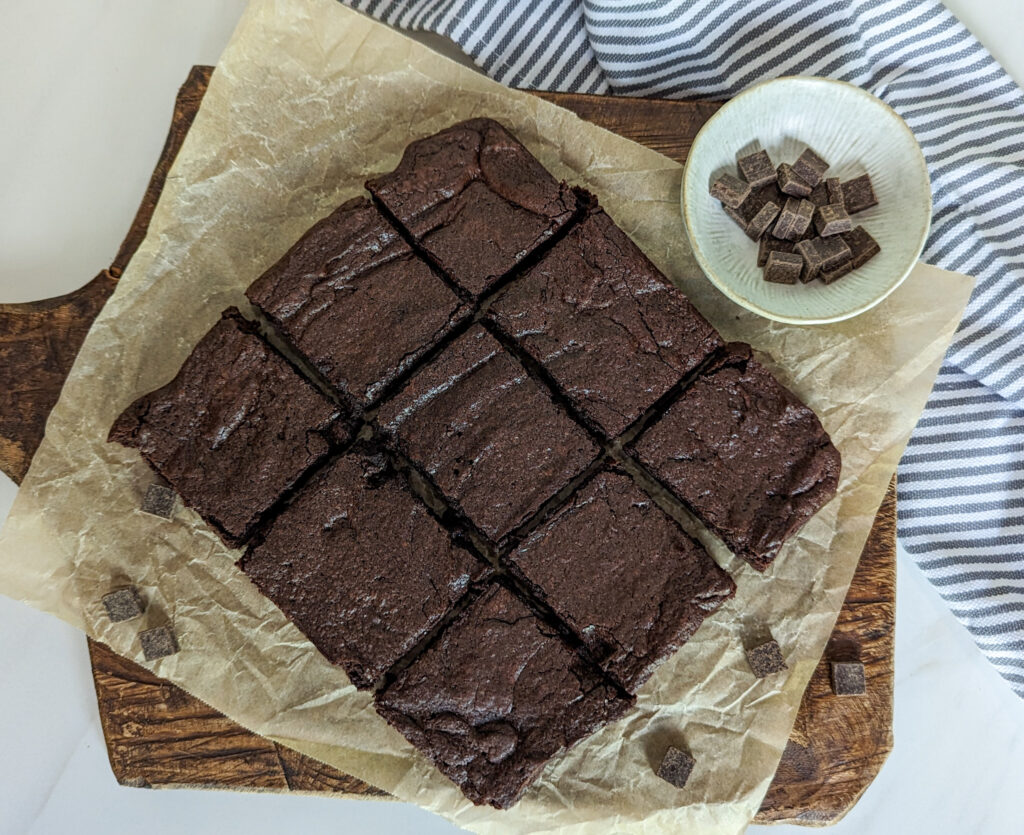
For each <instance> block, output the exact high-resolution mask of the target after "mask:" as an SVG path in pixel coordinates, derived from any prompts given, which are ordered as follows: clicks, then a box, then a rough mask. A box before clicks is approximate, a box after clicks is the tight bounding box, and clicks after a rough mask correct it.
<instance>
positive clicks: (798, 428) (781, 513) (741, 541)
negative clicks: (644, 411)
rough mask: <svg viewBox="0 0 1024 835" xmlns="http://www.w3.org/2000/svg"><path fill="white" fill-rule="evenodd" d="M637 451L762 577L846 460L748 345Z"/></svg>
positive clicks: (736, 349) (736, 347)
mask: <svg viewBox="0 0 1024 835" xmlns="http://www.w3.org/2000/svg"><path fill="white" fill-rule="evenodd" d="M632 449H633V451H634V452H635V454H636V455H637V457H638V458H639V459H640V461H642V462H643V463H644V464H645V465H646V466H647V467H649V468H650V469H651V471H652V472H653V473H654V474H655V475H657V476H658V478H659V479H660V480H661V481H662V482H663V483H664V484H665V485H666V486H667V487H668V488H669V490H671V491H672V492H673V493H674V494H675V495H676V496H677V497H678V498H679V499H680V500H682V501H683V502H685V503H686V504H687V505H688V506H689V507H690V508H691V509H692V510H693V512H694V513H695V514H696V515H697V516H698V517H699V518H700V519H701V521H703V522H704V524H706V525H707V526H708V527H709V528H711V530H712V531H714V532H715V533H716V534H718V536H719V537H721V539H722V540H723V541H724V542H725V544H726V545H728V546H729V548H731V549H732V550H733V551H734V552H735V553H736V554H738V555H739V556H741V557H743V558H744V559H745V560H747V561H748V562H749V563H750V564H751V565H752V566H754V568H756V569H758V570H760V571H763V570H764V569H765V568H767V566H768V565H769V564H770V563H771V562H772V560H774V559H775V556H776V554H777V553H778V551H779V548H780V547H781V546H782V544H783V543H784V542H785V541H786V540H787V539H788V538H789V537H790V536H792V535H793V534H794V533H795V532H796V531H797V530H798V529H799V528H800V527H801V526H802V525H803V524H804V522H806V521H807V520H808V519H809V518H810V517H811V516H813V515H814V514H815V513H816V512H817V511H818V509H819V508H820V507H822V505H824V504H825V503H826V502H828V501H829V499H831V498H832V497H833V496H834V495H835V492H836V486H837V485H838V482H839V469H840V461H839V451H838V450H837V449H836V448H835V447H834V446H833V445H832V442H831V440H830V439H829V437H828V435H827V434H826V432H825V430H824V429H823V428H822V426H821V423H820V421H819V420H818V417H817V415H815V414H814V412H812V411H811V410H810V409H809V408H807V406H805V405H804V404H803V403H801V402H800V400H799V399H797V397H796V396H795V395H794V394H793V393H792V392H790V391H789V390H788V389H786V388H785V387H784V386H783V385H782V384H781V383H779V381H778V380H776V379H775V377H773V376H772V375H771V373H769V372H768V371H767V370H766V369H765V368H764V367H763V366H761V365H760V364H759V363H758V362H756V361H755V360H753V359H752V358H751V352H750V346H749V345H743V344H739V343H735V344H731V345H730V346H729V353H728V355H727V356H726V357H725V358H724V359H723V360H722V361H721V362H720V363H716V367H714V368H712V369H709V370H708V371H707V372H706V373H704V374H702V375H701V377H700V378H699V379H698V380H696V381H695V382H694V384H693V385H692V386H691V387H690V388H688V389H687V390H686V391H685V392H684V393H683V394H682V396H680V398H679V399H678V400H677V401H676V402H675V403H673V404H672V406H670V407H669V409H668V410H667V411H666V412H665V414H664V415H663V416H662V418H661V419H660V420H659V421H658V422H657V423H655V424H654V425H653V426H652V427H651V428H650V429H649V430H648V431H647V432H645V433H644V434H643V435H641V436H640V438H639V439H637V440H636V441H635V442H634V443H633V445H632Z"/></svg>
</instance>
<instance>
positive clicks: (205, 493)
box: [109, 308, 349, 547]
mask: <svg viewBox="0 0 1024 835" xmlns="http://www.w3.org/2000/svg"><path fill="white" fill-rule="evenodd" d="M339 413H340V412H339V409H338V407H337V406H336V405H335V404H334V403H332V402H331V401H330V400H328V399H327V398H326V397H324V396H323V394H321V393H320V392H319V391H318V390H317V389H316V388H314V387H313V386H312V385H311V384H310V383H308V382H307V381H306V380H304V379H303V378H302V377H300V376H299V374H298V373H296V371H295V369H293V368H292V366H291V365H290V364H289V363H288V361H287V360H285V359H284V358H283V357H282V356H281V355H280V354H278V353H277V352H276V351H275V350H274V349H273V348H271V347H270V345H268V344H267V343H266V342H265V341H264V340H263V339H262V338H261V337H260V336H259V335H258V334H257V333H256V328H255V326H253V325H252V324H250V323H249V322H247V321H246V320H245V319H243V318H242V316H241V315H240V314H239V312H238V311H237V310H236V309H235V308H230V309H228V310H226V311H225V312H224V314H223V316H222V318H221V319H220V321H219V322H218V323H217V324H216V325H214V326H213V328H211V329H210V331H209V332H208V333H207V334H206V335H205V336H204V337H203V338H202V340H200V342H199V344H198V345H196V347H195V349H194V350H193V351H192V353H191V354H190V355H189V356H188V358H187V359H186V360H185V362H184V364H183V365H182V366H181V370H180V371H178V374H177V376H176V377H175V378H174V379H173V380H171V382H169V383H168V384H167V385H165V386H163V387H162V388H159V389H157V390H156V391H152V392H150V393H149V394H146V395H143V396H142V397H140V398H139V399H138V400H136V401H135V402H134V403H133V404H132V405H131V406H129V407H128V408H127V409H125V411H124V412H123V413H122V414H121V416H120V417H119V418H118V419H117V420H116V421H115V422H114V425H113V427H112V428H111V430H110V436H109V440H111V441H117V442H118V443H121V444H124V445H125V446H130V447H135V448H136V449H138V450H139V452H140V453H142V457H143V458H145V459H146V461H147V462H148V463H149V465H150V466H151V467H152V468H153V469H154V470H156V471H157V472H158V473H159V474H160V475H161V476H163V477H164V478H165V479H166V480H167V481H168V482H169V483H170V484H171V486H172V487H173V488H174V489H175V490H176V491H177V493H178V495H180V496H181V499H182V501H183V502H184V504H186V505H187V506H188V507H191V508H193V509H194V510H196V512H198V513H199V515H200V516H202V517H203V518H204V519H205V520H206V521H207V522H208V523H210V524H211V525H212V526H213V527H214V528H215V529H216V530H217V532H218V533H219V534H220V536H221V538H222V539H223V540H224V541H225V542H226V543H227V544H228V545H229V546H231V547H237V546H238V545H240V544H241V543H242V542H244V541H245V539H246V538H247V537H248V536H249V534H250V532H251V531H252V528H253V527H254V526H255V524H256V523H257V522H258V521H259V519H260V518H261V517H262V516H263V514H264V513H265V512H266V511H267V510H268V509H269V508H270V507H271V505H273V504H274V503H275V502H276V501H277V500H278V499H279V498H281V496H282V495H283V494H284V493H286V492H287V491H288V490H289V489H291V487H292V486H293V485H294V484H295V483H296V481H298V480H299V478H300V477H301V476H302V475H303V474H304V473H305V472H306V471H307V470H308V469H309V468H310V467H312V466H314V465H315V464H317V463H318V462H320V461H321V460H322V459H323V458H324V456H326V455H327V452H328V450H329V447H330V444H329V439H331V438H334V439H336V440H343V439H344V437H345V436H347V434H348V429H349V427H348V426H347V425H345V424H343V423H342V422H339V421H337V418H338V416H339Z"/></svg>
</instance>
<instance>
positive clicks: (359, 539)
mask: <svg viewBox="0 0 1024 835" xmlns="http://www.w3.org/2000/svg"><path fill="white" fill-rule="evenodd" d="M239 567H240V568H241V569H242V571H244V572H245V573H246V575H248V577H249V579H250V580H252V581H253V583H255V584H256V586H257V588H259V590H260V591H261V592H263V594H265V595H266V596H267V597H269V598H270V599H271V600H272V601H273V602H274V603H275V604H276V605H277V606H278V607H279V608H280V609H281V610H282V611H283V612H284V613H285V614H286V615H287V616H288V617H289V619H290V620H291V621H292V622H293V623H294V624H295V625H296V626H297V627H298V628H299V629H300V630H301V631H302V632H303V633H304V634H305V635H306V636H307V637H308V638H309V639H310V641H312V642H313V644H314V645H315V646H316V648H317V649H318V650H320V652H321V653H323V655H324V656H325V657H326V658H327V659H328V660H329V661H331V662H332V663H334V664H339V665H341V666H342V667H343V668H344V669H345V672H346V673H348V676H349V678H350V679H351V680H352V683H353V684H355V686H356V687H358V688H360V689H366V688H369V687H372V686H373V684H374V682H375V681H376V680H377V679H379V678H380V677H381V675H383V674H384V672H386V671H387V670H388V669H389V668H390V667H391V666H392V665H393V664H394V663H395V662H396V661H397V660H398V659H399V658H401V657H402V656H403V655H404V654H405V653H407V652H408V651H409V650H410V649H412V647H413V646H414V645H415V644H416V642H417V641H419V640H421V639H422V638H423V637H424V636H425V635H426V634H427V632H429V631H430V629H431V628H432V627H433V626H435V625H436V624H437V623H438V621H440V619H441V618H442V616H443V615H444V614H445V612H447V611H448V608H449V607H450V606H451V605H452V604H453V603H454V602H455V601H456V600H457V599H458V598H460V597H461V596H462V595H463V593H464V592H465V591H466V589H467V588H468V587H469V584H470V582H472V581H473V580H476V579H478V578H479V577H480V575H481V574H482V573H483V572H484V570H485V568H484V565H483V563H481V562H480V561H478V560H477V559H475V558H474V557H473V556H472V555H471V554H469V553H468V552H467V551H465V550H463V549H462V548H460V547H458V546H457V545H455V544H454V543H453V542H452V539H451V536H450V535H449V534H448V533H447V532H446V531H445V530H444V529H443V528H442V527H441V525H440V524H439V523H438V522H437V520H436V519H434V517H433V516H431V515H430V513H429V512H428V510H427V508H426V507H425V506H424V505H423V504H422V502H420V501H419V500H418V499H416V498H415V497H414V496H413V495H412V493H411V492H409V488H408V486H407V485H406V483H405V481H404V479H403V478H402V476H401V475H399V474H397V473H395V472H394V471H392V470H391V469H390V467H389V465H388V463H387V461H386V459H385V457H384V456H383V455H382V454H379V453H377V454H371V453H370V452H369V451H363V450H359V451H356V452H353V453H349V454H346V455H344V456H342V457H341V458H339V459H337V460H336V461H333V462H332V463H331V464H329V465H328V466H327V467H325V468H324V469H323V470H321V471H320V472H319V473H317V474H316V476H315V477H314V478H313V480H312V481H310V482H309V484H307V485H306V486H305V487H303V489H302V490H301V491H300V492H299V494H298V495H297V496H296V497H295V499H294V500H293V501H292V502H291V504H289V505H288V507H287V508H285V510H284V511H283V512H282V513H281V514H280V515H279V516H278V517H277V518H276V519H275V520H274V522H273V524H272V526H271V527H270V529H269V531H268V532H267V534H266V536H265V537H264V538H263V541H261V542H259V543H258V544H256V545H254V546H252V547H250V549H249V550H248V552H247V553H246V554H245V556H244V557H243V558H242V559H241V560H240V561H239Z"/></svg>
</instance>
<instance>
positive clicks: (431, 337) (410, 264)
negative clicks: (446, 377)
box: [246, 197, 470, 409]
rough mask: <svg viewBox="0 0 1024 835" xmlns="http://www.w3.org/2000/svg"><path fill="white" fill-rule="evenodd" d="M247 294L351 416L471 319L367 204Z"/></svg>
mask: <svg viewBox="0 0 1024 835" xmlns="http://www.w3.org/2000/svg"><path fill="white" fill-rule="evenodd" d="M246 295H247V296H248V297H249V300H250V301H251V302H252V303H253V304H255V305H256V306H257V307H259V308H260V310H262V311H263V313H264V315H265V316H266V317H267V319H269V320H270V322H271V323H272V324H273V325H274V327H275V328H276V329H277V331H278V332H279V333H280V334H281V335H282V336H283V337H284V338H285V339H286V340H287V341H288V342H289V343H290V344H291V345H292V347H293V348H294V349H295V350H296V351H297V352H298V353H300V354H301V355H303V356H304V357H305V358H306V360H307V361H308V362H309V363H310V364H311V365H312V366H314V367H315V368H317V369H318V370H319V371H320V373H321V374H323V376H324V377H325V378H326V379H327V380H328V381H330V383H331V384H332V385H333V386H334V387H335V388H336V389H337V390H338V391H339V392H340V393H341V395H342V396H344V397H345V398H346V399H347V401H348V402H349V404H350V405H351V407H352V408H353V409H360V408H363V407H366V406H369V405H371V404H372V403H373V402H374V401H375V400H377V399H378V398H379V397H380V395H381V393H382V392H383V391H384V390H385V389H386V388H387V386H388V385H389V384H391V383H393V382H394V381H395V380H396V379H397V378H398V377H399V376H401V375H402V374H403V373H404V372H405V371H406V370H407V369H408V368H409V367H410V366H411V365H413V364H414V363H415V362H416V361H417V360H419V359H420V357H422V356H423V355H424V354H425V353H426V352H427V351H429V350H430V349H431V348H433V347H434V346H435V345H436V344H437V343H438V341H439V340H441V339H442V338H443V337H444V336H445V335H446V334H448V333H449V332H450V331H451V329H452V328H453V327H454V326H455V325H456V324H458V322H459V321H461V320H462V319H464V318H465V317H466V316H467V315H469V313H470V308H469V306H468V305H465V304H463V303H462V302H461V301H460V299H459V298H458V296H456V295H455V293H454V292H453V291H452V290H451V289H450V288H449V287H448V286H447V285H446V284H445V283H444V281H442V280H441V279H440V278H439V277H438V276H436V275H435V274H434V273H433V271H432V270H431V268H430V267H429V266H428V265H427V263H426V262H425V261H423V260H421V259H420V258H418V257H417V256H416V255H414V254H413V252H412V250H411V249H410V247H409V245H408V244H407V243H406V242H405V241H404V240H403V239H402V236H401V235H399V233H398V232H397V230H395V228H394V227H393V226H392V225H391V224H390V223H388V222H387V221H386V220H385V219H384V217H383V216H382V215H381V213H380V212H379V211H377V209H376V208H374V206H373V205H372V204H371V203H370V201H369V200H367V199H366V198H364V197H357V198H355V199H354V200H349V201H348V202H347V203H344V204H343V205H342V206H340V207H339V208H337V209H336V210H335V211H334V212H332V213H331V214H330V215H328V216H327V217H325V218H324V219H323V220H321V221H320V222H319V223H317V224H316V225H315V226H313V227H312V228H311V229H310V230H309V231H308V232H306V234H305V235H303V236H302V237H301V238H300V239H299V241H298V242H297V243H296V244H295V245H294V246H293V247H292V248H291V249H290V250H288V252H287V253H286V254H285V255H284V257H283V258H281V260H280V261H278V262H277V263H276V264H275V265H274V266H273V267H271V268H270V269H269V270H267V271H266V272H265V273H264V274H263V275H262V276H261V277H260V278H259V279H257V281H256V282H255V283H253V285H252V286H251V287H250V288H249V289H248V291H246Z"/></svg>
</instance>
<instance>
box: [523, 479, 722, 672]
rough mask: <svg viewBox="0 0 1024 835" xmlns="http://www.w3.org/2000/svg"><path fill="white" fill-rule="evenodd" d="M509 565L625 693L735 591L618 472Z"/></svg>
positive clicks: (533, 538) (590, 488)
mask: <svg viewBox="0 0 1024 835" xmlns="http://www.w3.org/2000/svg"><path fill="white" fill-rule="evenodd" d="M508 560H509V562H510V563H511V567H512V570H513V573H515V574H516V575H517V576H519V577H520V578H521V579H522V580H524V581H525V583H526V584H527V586H528V587H529V588H530V590H531V591H532V592H533V593H534V594H535V595H536V596H537V597H538V598H539V599H540V600H543V601H544V602H545V603H547V604H548V605H549V606H550V607H551V608H552V609H553V610H554V612H555V614H556V615H558V616H559V617H560V618H561V619H562V620H563V621H564V622H565V623H566V624H567V625H568V626H569V628H570V629H572V631H573V632H574V633H576V635H577V636H578V637H579V638H580V639H581V640H582V641H583V643H584V644H586V646H587V647H588V648H589V650H590V652H591V653H592V655H593V656H594V659H595V660H596V661H597V663H598V664H600V665H601V666H602V668H603V669H604V670H605V671H606V672H607V673H608V674H609V675H611V676H612V677H613V678H615V680H616V681H618V682H619V683H620V684H621V685H622V686H623V687H624V688H625V689H626V690H629V691H630V692H634V691H635V690H636V688H638V687H639V686H640V685H641V684H643V683H644V682H645V681H646V680H647V679H648V678H649V677H650V675H651V673H653V672H654V669H655V667H657V665H658V664H659V663H661V662H662V661H663V660H665V658H667V657H668V656H669V655H671V654H672V653H673V652H675V650H676V649H678V648H679V647H680V646H682V645H683V644H684V643H686V641H687V640H689V638H690V637H691V636H692V635H693V633H694V632H696V631H697V628H698V627H699V626H700V625H701V623H702V622H703V621H704V619H705V618H706V617H707V616H708V615H710V614H711V613H712V612H714V611H715V610H716V609H718V608H719V607H720V606H721V605H722V604H723V603H724V602H725V601H726V600H728V599H729V598H730V597H732V596H733V594H735V592H736V586H735V584H734V583H733V581H732V580H731V579H730V577H729V575H728V574H726V573H725V572H724V571H723V570H722V569H721V568H719V567H718V565H716V564H715V562H714V560H712V559H711V557H710V556H708V553H707V551H705V550H704V548H703V547H702V546H701V545H700V544H699V543H697V542H694V541H693V540H692V539H690V537H688V536H687V535H686V534H685V533H684V532H683V531H682V529H681V528H680V527H679V525H678V524H677V523H676V522H675V520H673V519H672V518H671V517H669V516H668V515H667V514H666V513H665V512H664V511H663V510H661V508H659V507H658V506H657V505H656V504H655V503H654V502H653V501H652V500H651V498H650V497H649V496H648V495H647V494H646V493H644V492H642V491H641V490H640V489H639V488H638V487H637V486H636V485H635V484H634V483H633V480H632V479H631V478H629V477H628V476H627V475H624V474H623V473H621V472H618V471H616V470H604V471H602V472H600V473H598V474H597V475H596V476H595V477H594V478H593V479H591V480H590V481H589V482H588V483H587V484H586V485H584V486H583V487H582V488H581V489H580V490H579V491H578V492H577V493H576V494H575V496H573V499H572V501H570V502H569V503H568V504H566V505H564V506H562V508H560V509H559V510H558V512H557V513H555V514H554V516H553V517H552V518H550V519H548V520H547V521H545V523H544V524H543V525H541V526H540V527H539V528H537V529H536V530H535V531H534V532H533V533H531V534H530V536H528V537H527V538H526V539H525V540H524V541H523V542H522V543H521V544H520V546H519V547H518V548H517V549H516V550H515V551H513V552H512V553H511V554H509V556H508Z"/></svg>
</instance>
